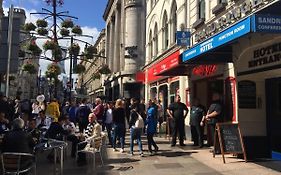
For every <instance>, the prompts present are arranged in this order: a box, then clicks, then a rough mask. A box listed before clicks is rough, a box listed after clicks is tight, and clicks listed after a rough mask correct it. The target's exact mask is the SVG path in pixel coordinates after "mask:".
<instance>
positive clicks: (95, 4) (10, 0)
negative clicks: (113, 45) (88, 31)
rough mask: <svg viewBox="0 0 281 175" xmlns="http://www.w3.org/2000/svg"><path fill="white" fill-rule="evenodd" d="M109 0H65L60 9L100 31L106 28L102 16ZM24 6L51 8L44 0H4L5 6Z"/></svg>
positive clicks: (84, 24)
mask: <svg viewBox="0 0 281 175" xmlns="http://www.w3.org/2000/svg"><path fill="white" fill-rule="evenodd" d="M106 3H107V0H64V6H63V7H59V10H61V11H65V10H68V11H69V12H70V13H69V14H70V15H72V16H76V17H78V18H79V19H78V21H77V23H78V24H79V25H81V26H88V27H96V28H97V29H98V30H99V31H100V30H101V29H103V28H104V26H105V25H104V21H103V18H102V15H103V12H104V9H105V6H106ZM11 4H13V5H14V6H19V7H23V8H25V9H27V10H33V9H34V10H37V11H39V12H40V11H41V8H42V7H44V8H50V7H48V6H47V5H46V3H45V2H44V0H4V6H5V7H9V6H10V5H11Z"/></svg>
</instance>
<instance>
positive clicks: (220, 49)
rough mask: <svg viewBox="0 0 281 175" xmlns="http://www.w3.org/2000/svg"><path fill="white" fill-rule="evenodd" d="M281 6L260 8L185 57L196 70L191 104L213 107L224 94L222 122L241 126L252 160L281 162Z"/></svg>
mask: <svg viewBox="0 0 281 175" xmlns="http://www.w3.org/2000/svg"><path fill="white" fill-rule="evenodd" d="M280 7H281V3H280V2H277V1H270V2H267V3H264V4H260V5H259V6H258V7H256V9H258V8H260V9H259V10H256V9H255V10H256V11H254V10H253V11H254V12H253V14H251V15H248V16H245V17H244V18H241V19H240V20H239V21H237V22H236V23H234V24H233V25H231V26H229V27H227V28H225V29H224V30H222V31H220V32H219V33H217V34H215V35H214V36H210V37H209V38H208V39H206V40H202V41H200V42H199V43H198V44H197V45H195V46H193V47H192V48H190V49H189V50H187V51H185V52H183V53H182V62H183V63H184V64H192V65H196V66H195V67H194V68H193V69H192V70H190V74H189V75H190V76H189V81H190V84H191V86H190V97H191V99H192V97H196V98H199V99H200V100H201V103H202V104H203V105H204V106H206V107H207V108H208V106H209V105H210V102H211V95H212V94H213V93H215V92H216V93H219V94H221V96H222V99H221V100H222V102H223V109H224V110H223V112H224V113H223V118H222V120H221V121H224V122H225V121H230V122H239V124H240V126H241V130H242V134H243V138H244V142H245V146H246V151H247V156H249V157H250V158H255V157H271V158H274V159H281V127H279V123H280V122H281V111H280V109H281V105H280V104H281V73H280V72H281V66H280V65H281V64H280V61H281V37H280V35H278V33H281V14H280V12H278V11H280V10H278V9H280ZM278 15H280V16H278ZM191 102H192V101H191Z"/></svg>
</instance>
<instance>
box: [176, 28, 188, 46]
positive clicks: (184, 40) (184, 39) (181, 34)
mask: <svg viewBox="0 0 281 175" xmlns="http://www.w3.org/2000/svg"><path fill="white" fill-rule="evenodd" d="M176 37H177V45H178V46H189V45H190V32H187V31H177V34H176Z"/></svg>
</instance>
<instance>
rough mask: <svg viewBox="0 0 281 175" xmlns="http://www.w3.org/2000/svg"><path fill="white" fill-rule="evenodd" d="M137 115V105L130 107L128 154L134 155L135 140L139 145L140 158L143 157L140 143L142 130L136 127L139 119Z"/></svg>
mask: <svg viewBox="0 0 281 175" xmlns="http://www.w3.org/2000/svg"><path fill="white" fill-rule="evenodd" d="M139 115H140V114H139V113H138V105H137V104H135V105H132V110H131V115H130V121H129V128H130V154H131V155H134V140H135V139H136V140H137V142H138V145H139V152H140V156H141V157H143V151H142V142H141V134H142V130H143V128H141V127H140V128H138V127H136V126H135V125H136V122H137V120H138V118H139Z"/></svg>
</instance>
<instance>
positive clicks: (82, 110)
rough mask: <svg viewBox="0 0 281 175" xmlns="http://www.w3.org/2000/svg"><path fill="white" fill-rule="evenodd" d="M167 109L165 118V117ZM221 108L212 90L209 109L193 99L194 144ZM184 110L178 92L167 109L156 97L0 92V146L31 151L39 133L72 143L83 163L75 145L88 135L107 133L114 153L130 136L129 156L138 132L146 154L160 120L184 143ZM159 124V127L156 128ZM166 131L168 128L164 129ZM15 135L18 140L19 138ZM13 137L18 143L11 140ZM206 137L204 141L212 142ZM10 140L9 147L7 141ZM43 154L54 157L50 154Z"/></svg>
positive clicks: (73, 151)
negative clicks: (12, 96) (10, 95)
mask: <svg viewBox="0 0 281 175" xmlns="http://www.w3.org/2000/svg"><path fill="white" fill-rule="evenodd" d="M165 111H167V116H168V118H167V119H166V118H165V117H164V113H165ZM221 111H222V107H221V103H220V101H219V95H218V94H214V96H213V103H212V105H211V106H210V108H209V110H208V111H206V110H205V108H204V107H203V106H202V105H201V104H200V102H199V100H198V99H193V103H192V106H191V108H190V128H191V135H192V140H193V142H194V145H195V146H199V147H200V148H201V147H203V145H204V144H203V143H204V142H203V139H204V126H205V125H208V128H209V130H210V135H211V138H213V135H214V132H215V125H216V123H217V122H218V121H219V120H218V119H219V118H220V115H221V113H222V112H221ZM188 112H189V109H188V108H187V106H186V105H185V104H184V103H182V102H181V98H180V96H179V95H177V96H176V97H175V102H174V103H171V104H170V105H169V106H168V107H167V109H163V106H162V105H161V101H159V100H158V101H157V100H148V103H147V104H145V101H144V100H140V101H139V100H137V99H134V98H131V99H130V101H129V100H125V99H117V100H116V101H110V102H103V101H102V100H101V99H100V98H96V99H95V102H94V103H91V102H90V101H89V100H87V99H82V100H81V101H80V102H78V101H66V102H64V103H63V104H60V103H59V102H58V100H56V99H54V98H53V99H51V100H50V101H49V102H46V101H45V100H44V98H43V99H41V100H39V101H38V99H37V100H36V101H34V102H33V103H31V102H30V100H20V99H16V100H14V101H10V100H8V99H7V98H6V97H4V96H3V94H1V93H0V135H4V138H3V141H2V147H1V149H2V151H13V152H14V151H16V152H31V151H32V148H33V147H34V145H36V144H37V143H39V142H40V139H42V137H44V138H50V139H56V140H68V141H70V142H72V149H71V156H72V157H73V158H74V157H76V156H77V157H76V159H77V161H78V164H79V165H83V164H85V163H86V156H85V155H84V154H83V153H79V154H77V148H78V149H84V148H85V147H86V146H87V143H88V142H87V141H88V140H90V139H99V138H100V136H101V134H102V132H103V133H107V136H108V143H109V146H111V147H112V150H113V151H114V152H117V151H119V152H120V153H124V152H125V138H126V137H125V136H126V133H128V135H129V139H130V140H129V143H130V146H129V150H128V151H129V153H130V155H134V153H135V152H134V145H135V143H137V144H138V152H139V155H140V156H143V154H144V153H143V145H142V136H143V135H146V139H147V143H148V151H149V154H151V155H153V154H155V153H157V152H158V151H159V147H158V145H157V143H156V142H155V140H154V136H155V134H157V132H158V128H159V127H161V125H162V123H163V122H164V120H168V121H169V125H167V127H170V128H169V129H168V130H171V136H172V142H171V146H172V147H173V146H175V145H176V143H177V137H178V138H179V145H180V146H185V144H184V140H185V118H186V117H187V114H188ZM157 127H158V128H157ZM168 134H169V133H168ZM18 138H20V139H18ZM15 139H17V144H14V143H15V142H13V140H15ZM212 143H213V140H212V139H211V140H210V141H209V142H208V144H209V145H212ZM12 144H13V146H11V145H12ZM48 159H50V160H53V155H52V154H49V155H48Z"/></svg>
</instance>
